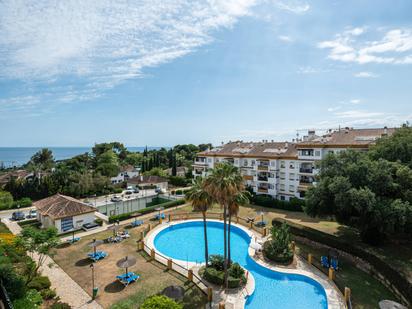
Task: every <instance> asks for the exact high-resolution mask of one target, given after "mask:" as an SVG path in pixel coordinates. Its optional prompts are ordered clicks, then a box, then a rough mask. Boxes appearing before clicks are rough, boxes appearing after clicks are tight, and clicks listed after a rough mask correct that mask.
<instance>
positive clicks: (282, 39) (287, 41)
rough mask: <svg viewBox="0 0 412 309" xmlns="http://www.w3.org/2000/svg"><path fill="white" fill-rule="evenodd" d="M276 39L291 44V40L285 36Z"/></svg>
mask: <svg viewBox="0 0 412 309" xmlns="http://www.w3.org/2000/svg"><path fill="white" fill-rule="evenodd" d="M278 39H279V40H281V41H283V42H286V43H291V42H293V39H292V38H291V37H290V36H287V35H279V36H278Z"/></svg>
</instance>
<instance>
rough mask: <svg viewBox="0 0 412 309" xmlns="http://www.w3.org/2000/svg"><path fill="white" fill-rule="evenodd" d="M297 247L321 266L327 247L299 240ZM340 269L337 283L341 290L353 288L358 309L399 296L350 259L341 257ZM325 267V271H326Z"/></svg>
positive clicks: (372, 306) (354, 302)
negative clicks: (323, 247) (311, 244)
mask: <svg viewBox="0 0 412 309" xmlns="http://www.w3.org/2000/svg"><path fill="white" fill-rule="evenodd" d="M297 248H298V250H299V252H300V253H301V254H302V255H303V256H307V254H308V253H311V254H312V255H313V257H314V264H316V266H317V267H318V268H321V266H320V257H321V256H322V255H327V253H328V252H327V250H326V249H321V248H317V247H314V246H310V245H308V244H303V243H300V242H297ZM339 267H340V269H339V270H338V271H337V272H336V284H337V285H338V286H339V288H340V289H341V290H343V288H344V287H349V288H350V289H351V290H352V304H353V307H354V308H357V309H375V308H378V303H379V301H381V300H383V299H390V300H395V301H398V300H397V297H396V296H395V295H394V294H393V293H392V292H391V291H390V290H388V289H387V288H386V287H385V286H384V285H383V284H382V283H380V282H379V281H378V280H376V279H374V278H373V277H372V276H371V275H369V274H368V273H366V272H364V271H362V270H360V269H358V268H357V267H356V266H355V265H354V264H352V263H351V262H350V261H349V260H346V259H345V258H343V257H340V258H339ZM326 271H327V270H326V269H325V273H326Z"/></svg>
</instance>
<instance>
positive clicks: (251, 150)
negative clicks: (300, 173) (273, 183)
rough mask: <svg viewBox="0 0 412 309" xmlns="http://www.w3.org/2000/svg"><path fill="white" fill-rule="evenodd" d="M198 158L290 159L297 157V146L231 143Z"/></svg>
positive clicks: (286, 143) (268, 143) (281, 143)
mask: <svg viewBox="0 0 412 309" xmlns="http://www.w3.org/2000/svg"><path fill="white" fill-rule="evenodd" d="M198 156H216V157H225V156H227V157H234V156H236V157H250V158H268V159H271V158H274V159H275V158H290V157H297V150H296V144H294V143H289V142H250V143H245V142H230V143H227V144H224V145H222V146H219V147H216V148H213V149H210V150H206V151H203V152H200V153H198Z"/></svg>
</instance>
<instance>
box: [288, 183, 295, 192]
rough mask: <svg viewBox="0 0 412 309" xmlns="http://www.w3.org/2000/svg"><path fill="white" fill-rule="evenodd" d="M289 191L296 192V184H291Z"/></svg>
mask: <svg viewBox="0 0 412 309" xmlns="http://www.w3.org/2000/svg"><path fill="white" fill-rule="evenodd" d="M289 192H292V193H293V192H295V186H292V185H291V186H289Z"/></svg>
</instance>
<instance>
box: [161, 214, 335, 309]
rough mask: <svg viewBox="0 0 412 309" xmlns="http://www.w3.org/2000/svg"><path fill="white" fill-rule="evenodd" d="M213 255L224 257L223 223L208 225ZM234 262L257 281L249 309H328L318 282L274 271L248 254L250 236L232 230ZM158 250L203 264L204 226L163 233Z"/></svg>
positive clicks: (179, 226)
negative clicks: (222, 255)
mask: <svg viewBox="0 0 412 309" xmlns="http://www.w3.org/2000/svg"><path fill="white" fill-rule="evenodd" d="M207 233H208V234H207V237H208V244H209V255H212V254H223V223H221V222H217V221H208V223H207ZM230 235H231V249H232V252H231V254H232V260H233V261H235V262H238V263H239V264H240V265H242V266H243V267H244V268H246V269H247V270H248V271H249V272H250V273H251V274H252V275H253V277H254V279H255V291H254V292H253V294H252V295H251V296H249V297H248V299H247V301H246V306H245V308H248V309H269V308H279V309H288V308H290V309H292V308H293V309H327V307H328V305H327V298H326V293H325V290H324V289H323V287H322V286H321V285H320V283H318V282H317V281H315V280H313V279H311V278H309V277H307V276H303V275H299V274H289V273H282V272H277V271H273V270H270V269H268V268H266V267H263V266H261V265H259V264H258V263H257V262H255V261H254V260H253V259H252V258H251V257H250V256H249V254H248V247H249V243H250V236H249V235H248V234H247V233H246V232H245V231H243V230H242V229H240V228H238V227H236V226H233V225H232V228H231V233H230ZM154 246H155V248H156V249H157V250H158V251H159V252H160V253H162V254H164V255H167V256H169V257H171V258H173V259H178V260H181V261H187V262H197V263H201V262H204V261H205V258H204V239H203V222H202V221H190V222H184V223H179V224H175V225H171V226H169V227H167V228H165V229H163V230H161V231H160V232H159V233H158V234H157V235H156V236H155V239H154Z"/></svg>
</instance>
